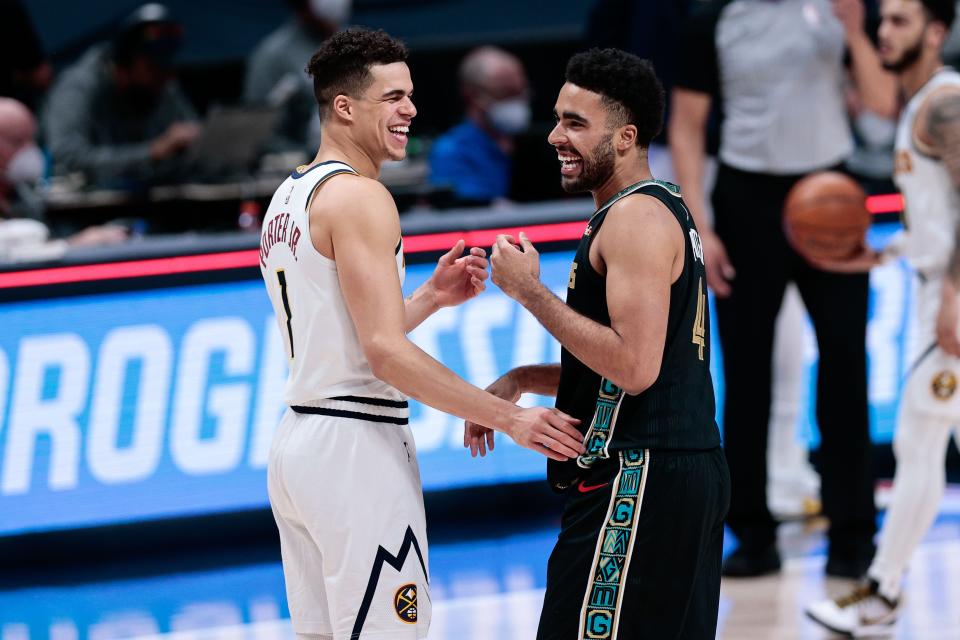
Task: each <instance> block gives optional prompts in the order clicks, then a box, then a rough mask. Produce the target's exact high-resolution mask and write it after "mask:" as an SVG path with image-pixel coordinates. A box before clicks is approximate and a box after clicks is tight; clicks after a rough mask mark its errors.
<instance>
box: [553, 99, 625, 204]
mask: <svg viewBox="0 0 960 640" xmlns="http://www.w3.org/2000/svg"><path fill="white" fill-rule="evenodd" d="M602 100H603V98H602V97H601V96H600V94H598V93H594V92H592V91H588V90H587V89H583V88H582V87H578V86H577V85H575V84H571V83H569V82H568V83H566V84H565V85H563V88H562V89H560V95H559V97H558V98H557V104H556V107H555V108H554V117H555V118H556V121H557V124H556V126H555V127H554V128H553V131H551V132H550V135H549V136H548V137H547V141H548V142H549V143H550V144H552V145H553V146H554V148H555V149H556V150H557V160H558V161H559V162H560V184H561V185H562V186H563V189H564V190H565V191H567V192H570V193H575V192H582V191H592V190H594V189H597V188H599V187H600V186H601V185H602V184H603V183H605V182H606V181H607V180H608V179H609V178H610V175H611V174H612V173H613V169H614V163H615V161H616V152H615V151H614V149H613V135H614V130H613V129H611V128H610V126H609V124H608V122H607V110H606V109H605V108H604V106H603V103H602Z"/></svg>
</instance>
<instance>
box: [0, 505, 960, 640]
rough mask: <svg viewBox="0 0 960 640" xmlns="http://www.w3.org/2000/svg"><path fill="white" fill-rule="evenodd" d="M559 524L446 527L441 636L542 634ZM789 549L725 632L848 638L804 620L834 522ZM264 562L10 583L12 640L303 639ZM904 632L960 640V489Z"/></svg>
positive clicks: (917, 581) (726, 589)
mask: <svg viewBox="0 0 960 640" xmlns="http://www.w3.org/2000/svg"><path fill="white" fill-rule="evenodd" d="M555 526H556V525H555V520H552V519H551V520H550V521H549V522H542V521H540V522H534V523H533V524H531V523H520V522H516V521H510V522H508V521H503V522H500V523H498V524H496V525H495V526H492V527H491V528H490V530H489V531H484V532H483V534H482V535H479V536H478V535H473V536H470V537H469V538H468V537H467V536H466V535H465V532H461V537H460V538H458V537H457V536H454V537H452V538H450V537H443V536H439V535H438V536H437V540H436V541H435V543H434V544H433V545H432V546H431V551H430V563H431V573H432V576H431V595H432V600H433V605H434V616H433V624H432V626H431V632H430V636H429V637H430V640H533V638H534V637H535V635H536V627H537V620H538V618H539V614H540V606H541V602H542V599H543V587H544V579H545V567H546V560H547V556H548V555H549V553H550V549H551V546H552V544H553V540H554V539H555V536H556V529H555ZM432 535H433V534H432ZM780 547H781V549H782V551H783V552H784V556H785V558H786V559H785V563H784V568H783V571H782V572H781V573H780V574H779V575H777V576H773V577H767V578H760V579H750V580H727V581H725V582H724V584H723V587H722V594H721V602H720V618H719V626H718V635H717V637H718V638H721V639H724V640H825V639H828V638H832V637H835V636H832V635H831V634H830V633H828V632H826V631H824V630H822V629H820V628H819V627H817V626H816V625H815V624H814V623H813V622H811V621H809V620H807V619H806V618H805V617H804V615H803V606H804V605H805V604H806V603H807V602H809V601H810V600H811V599H816V598H820V597H822V596H823V594H824V593H834V592H836V591H837V590H840V589H843V588H844V587H845V586H846V584H847V583H845V582H843V581H838V580H825V579H824V577H823V564H824V562H825V556H824V551H825V547H824V539H823V531H822V527H820V526H818V525H817V524H816V523H814V524H810V523H808V524H800V523H794V524H789V525H785V526H783V527H782V528H781V536H780ZM264 557H265V556H261V559H260V560H251V559H250V558H243V557H238V558H237V559H236V562H235V563H233V564H227V565H222V566H219V567H218V568H216V569H213V570H211V569H199V568H198V566H199V565H197V564H191V562H192V561H191V560H190V559H189V558H183V559H181V561H179V562H170V563H169V566H168V564H167V562H166V560H164V562H163V566H164V570H163V571H162V572H156V571H154V570H150V571H146V570H145V571H143V572H141V573H138V572H136V571H132V572H131V571H125V572H122V575H123V577H120V578H118V577H117V575H116V572H113V577H112V578H110V579H107V578H106V577H105V576H106V575H109V574H111V572H110V571H108V570H107V568H103V569H99V568H98V569H95V570H87V571H86V572H85V573H84V574H83V575H72V576H68V575H59V576H57V578H56V580H53V581H50V582H49V583H46V584H44V583H42V582H41V583H34V584H33V585H32V586H29V587H27V586H24V587H17V585H16V584H13V585H12V586H9V587H8V588H6V589H5V590H0V640H124V639H127V638H140V639H141V640H293V638H294V634H293V632H292V629H291V628H290V621H289V619H288V618H289V614H288V612H287V608H286V599H285V596H284V589H283V575H282V571H281V568H280V564H279V562H278V561H272V560H264V559H263V558H264ZM207 566H209V565H207ZM8 584H9V583H8ZM24 584H26V583H24ZM892 637H894V638H897V639H898V640H960V487H957V488H954V489H953V490H951V491H950V492H949V495H948V498H947V500H946V501H945V504H944V509H943V512H942V513H941V515H940V517H939V518H938V520H937V523H936V524H935V526H934V527H933V529H932V530H931V531H930V533H929V534H928V535H927V537H926V539H925V540H924V543H923V545H922V547H921V548H920V550H919V551H918V553H917V555H916V558H915V559H914V562H913V565H912V569H911V572H910V575H909V576H908V579H907V590H906V605H905V611H904V615H903V618H902V620H901V621H900V624H899V625H898V626H897V628H896V632H895V635H894V636H892ZM642 640H658V639H642Z"/></svg>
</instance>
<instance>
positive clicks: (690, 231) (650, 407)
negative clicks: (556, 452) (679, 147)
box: [548, 180, 720, 490]
mask: <svg viewBox="0 0 960 640" xmlns="http://www.w3.org/2000/svg"><path fill="white" fill-rule="evenodd" d="M634 194H643V195H645V196H649V197H653V198H656V199H657V200H659V201H660V202H662V203H663V204H664V205H665V206H666V207H667V209H669V210H670V211H671V212H672V213H673V215H674V217H675V218H676V219H677V222H678V223H679V224H680V227H681V228H682V229H683V235H684V237H685V239H686V242H685V243H684V245H685V250H684V262H683V271H682V272H681V273H680V277H679V278H677V280H676V282H674V283H673V285H672V286H671V287H670V309H669V316H668V321H667V336H666V343H665V344H664V349H663V362H662V364H661V367H660V374H659V375H658V376H657V379H656V381H655V382H654V383H653V385H652V386H650V387H649V388H648V389H647V390H646V391H644V392H642V393H640V394H639V395H629V394H627V393H625V392H624V391H623V390H622V389H620V388H619V387H618V386H617V385H615V384H614V383H613V382H611V381H609V380H607V379H605V378H603V376H601V375H599V374H597V373H596V372H594V371H591V370H590V369H589V368H588V367H587V366H586V365H584V364H583V363H582V362H580V361H579V360H578V359H577V358H576V357H574V356H573V354H571V353H570V352H569V351H567V350H566V349H564V350H563V351H562V353H561V358H560V364H561V372H560V386H559V388H558V390H557V408H558V409H560V410H561V411H564V412H566V413H569V414H570V415H572V416H574V417H575V418H579V419H580V421H581V424H580V429H581V431H584V432H585V433H586V440H585V444H586V447H587V452H586V453H585V454H583V455H581V456H580V457H579V458H577V459H576V460H570V461H567V462H564V463H558V462H554V461H550V462H549V465H548V469H549V477H550V483H551V485H553V486H554V487H555V488H556V489H561V490H562V489H564V488H566V487H567V486H570V485H571V484H572V483H573V482H575V480H576V478H577V477H579V476H581V475H583V473H584V470H586V469H589V468H590V467H591V466H592V465H594V464H596V463H598V462H600V461H602V460H604V459H606V458H610V457H616V454H615V452H616V451H617V450H621V449H660V450H665V449H666V450H704V449H712V448H714V447H717V446H719V445H720V433H719V431H718V429H717V424H716V421H715V419H714V413H715V405H714V396H713V381H712V379H711V377H710V316H709V310H708V308H707V307H708V305H707V278H706V271H705V269H704V264H703V248H702V245H701V244H700V236H699V235H698V234H697V230H696V227H695V226H694V223H693V218H692V216H691V215H690V213H689V211H688V210H687V207H686V205H685V204H684V203H683V200H682V199H681V197H680V191H679V189H678V188H677V187H676V186H675V185H673V184H670V183H669V182H661V181H659V180H645V181H642V182H638V183H636V184H634V185H631V186H630V187H627V188H626V189H624V190H623V191H621V192H620V193H618V194H617V195H616V196H614V197H613V198H611V199H610V201H609V202H607V203H606V204H605V205H604V206H602V207H601V208H600V209H598V210H597V212H596V213H595V214H593V217H592V218H591V219H590V222H589V223H588V224H587V228H586V229H585V230H584V232H583V237H582V238H581V239H580V246H579V247H578V249H577V254H576V256H575V257H574V261H573V265H572V267H571V268H570V281H569V283H568V288H567V304H568V305H569V306H570V307H571V308H572V309H574V310H575V311H577V312H579V313H581V314H583V315H585V316H587V317H588V318H591V319H592V320H595V321H596V322H599V323H600V324H603V325H606V326H610V313H609V311H608V309H607V295H606V287H607V279H606V277H604V276H601V275H600V274H599V273H597V272H596V271H595V270H594V269H593V267H592V266H591V265H590V258H589V254H590V243H591V242H592V241H593V239H594V238H595V237H596V235H597V232H598V231H599V230H600V228H601V226H602V225H603V221H604V219H605V218H606V215H607V212H608V211H609V210H610V207H611V206H612V205H613V204H614V203H615V202H617V201H618V200H620V199H622V198H625V197H627V196H633V197H636V196H635V195H634ZM613 284H614V286H616V283H613Z"/></svg>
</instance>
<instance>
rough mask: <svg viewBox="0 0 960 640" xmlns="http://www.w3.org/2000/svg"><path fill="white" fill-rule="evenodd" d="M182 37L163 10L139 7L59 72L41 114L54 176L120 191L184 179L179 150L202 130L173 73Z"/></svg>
mask: <svg viewBox="0 0 960 640" xmlns="http://www.w3.org/2000/svg"><path fill="white" fill-rule="evenodd" d="M182 39H183V28H182V26H181V25H180V24H179V23H178V22H176V21H175V20H174V19H173V18H172V16H171V15H170V13H169V11H168V10H167V8H166V7H164V6H163V5H160V4H147V5H143V6H142V7H140V8H139V9H137V10H136V11H135V12H134V13H133V14H131V15H130V16H129V17H128V18H127V19H126V20H125V21H124V23H123V24H122V25H121V27H120V29H119V30H118V32H117V34H116V36H115V37H114V38H113V41H112V42H111V43H105V44H101V45H96V46H94V47H93V48H92V49H90V50H89V51H88V52H87V53H85V54H84V55H83V57H81V59H80V60H79V61H78V62H77V63H76V64H74V65H73V66H72V67H70V68H68V69H67V70H66V71H64V72H63V75H62V76H61V78H60V79H59V81H58V82H57V83H56V84H55V85H54V88H53V90H52V91H51V94H50V99H49V101H48V104H47V108H46V111H45V114H44V120H45V130H46V133H47V138H48V143H49V147H50V152H51V154H52V155H53V159H54V162H55V168H56V171H57V172H58V173H70V172H77V171H78V172H82V173H83V174H84V175H85V177H86V179H87V182H88V183H90V184H91V185H93V186H96V187H100V188H113V189H124V190H137V189H142V188H144V187H147V186H150V185H151V184H155V183H161V182H175V181H177V180H179V179H182V178H183V177H185V176H186V174H187V167H186V164H185V163H184V161H183V157H182V152H183V151H184V150H185V149H186V148H188V147H189V146H190V145H191V144H192V143H193V141H194V140H195V139H196V137H197V135H198V134H199V132H200V128H199V126H198V125H197V124H196V122H195V121H196V114H195V112H194V110H193V107H192V106H191V105H190V103H189V102H188V101H187V99H186V97H185V96H184V95H183V93H182V91H181V90H180V86H179V84H178V83H177V81H176V77H175V73H174V69H173V62H174V56H175V55H176V53H177V51H178V50H179V48H180V44H181V42H182Z"/></svg>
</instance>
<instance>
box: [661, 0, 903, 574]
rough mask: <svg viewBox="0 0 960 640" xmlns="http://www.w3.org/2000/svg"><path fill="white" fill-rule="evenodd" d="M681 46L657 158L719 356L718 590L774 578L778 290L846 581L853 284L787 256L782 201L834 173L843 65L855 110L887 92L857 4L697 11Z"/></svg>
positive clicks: (882, 101) (862, 416) (856, 462)
mask: <svg viewBox="0 0 960 640" xmlns="http://www.w3.org/2000/svg"><path fill="white" fill-rule="evenodd" d="M696 5H697V6H696V7H694V9H693V13H692V15H691V16H690V19H689V21H688V25H687V34H686V36H685V41H684V44H683V46H681V47H680V51H681V52H682V54H681V59H680V61H679V68H678V72H677V76H676V78H675V83H674V93H673V117H672V119H671V123H670V131H669V133H670V144H671V150H672V152H673V157H674V164H675V166H676V168H677V178H678V180H679V182H680V184H681V185H682V186H683V189H684V193H685V194H686V200H687V202H688V203H689V204H690V209H691V211H692V213H693V214H694V215H695V216H697V226H698V227H699V228H700V230H701V233H702V237H703V252H704V258H705V260H706V267H707V277H708V283H709V284H710V286H711V288H712V289H713V291H714V293H715V295H716V305H717V306H716V310H717V323H718V328H719V333H720V343H721V346H722V350H723V367H724V380H725V392H724V393H725V398H724V411H723V425H722V426H723V434H724V450H725V452H726V456H727V463H728V465H729V467H730V475H731V483H732V486H731V489H732V501H731V504H730V513H729V515H728V518H727V524H728V525H729V526H730V528H731V529H732V530H733V532H734V533H735V534H736V537H737V541H738V548H737V549H736V550H735V551H734V552H733V553H732V554H731V555H730V556H729V557H728V558H727V559H726V561H725V562H724V569H723V571H724V575H726V576H740V577H747V576H759V575H763V574H767V573H772V572H775V571H778V570H779V568H780V555H779V552H778V550H777V545H776V529H777V522H776V521H775V520H774V518H773V517H772V515H771V514H770V511H769V509H768V506H767V495H766V487H767V465H766V460H767V458H766V454H767V443H768V435H767V434H768V425H769V420H770V406H771V374H772V366H771V360H772V358H771V352H772V348H773V340H774V326H775V319H776V317H777V312H778V311H779V309H780V306H781V302H782V299H783V293H784V289H785V288H786V286H787V284H788V283H789V282H795V283H796V285H797V287H798V289H799V291H800V295H801V297H802V298H803V302H804V304H805V306H806V308H807V311H808V312H809V314H810V316H811V319H812V320H813V325H814V329H815V330H816V334H817V343H818V346H819V349H820V366H819V371H818V380H817V422H818V424H819V428H820V433H821V446H820V454H821V455H820V462H821V464H820V467H821V468H820V471H821V495H822V501H823V512H824V514H825V515H826V516H827V517H828V518H829V519H830V532H829V554H828V560H827V565H826V572H827V574H829V575H833V576H843V577H856V576H859V575H861V574H862V573H863V571H864V570H865V569H866V567H867V566H868V565H869V563H870V560H871V558H872V556H873V552H874V547H873V536H874V533H875V532H876V523H875V517H876V510H875V507H874V503H873V482H874V477H873V473H872V469H871V457H870V432H869V424H868V412H867V366H866V322H867V297H868V279H867V276H866V275H865V274H835V273H829V272H826V271H823V270H821V269H817V268H815V267H813V266H811V265H810V264H808V263H807V262H806V261H805V260H803V258H801V257H800V256H799V255H798V254H797V253H796V252H795V251H794V250H793V249H792V248H791V247H790V245H789V244H788V242H787V240H786V238H785V236H784V233H783V228H782V211H783V204H784V199H785V197H786V195H787V193H788V192H789V191H790V189H791V187H792V186H793V185H794V184H795V183H796V182H797V181H798V180H800V179H801V178H802V177H804V176H805V175H807V174H809V173H812V172H815V171H820V170H824V169H831V168H836V167H838V166H839V165H840V164H841V163H842V162H843V160H844V158H845V157H846V156H847V155H848V154H849V153H850V152H851V150H852V148H853V142H852V138H851V133H850V128H849V124H848V121H847V115H846V107H845V104H844V99H843V93H842V87H843V84H844V76H845V70H844V64H843V60H844V52H845V50H846V51H847V52H849V56H850V75H851V77H852V79H853V80H854V82H855V84H856V85H857V88H858V89H859V90H860V94H861V95H860V97H861V100H862V101H863V103H864V104H865V105H867V106H868V107H869V108H871V109H872V110H874V111H875V112H877V113H878V114H880V115H890V116H892V115H893V111H894V110H895V92H894V87H893V79H892V77H886V74H885V73H884V71H883V69H882V67H881V65H880V63H879V60H878V58H877V54H876V51H875V50H874V48H873V46H872V44H871V43H870V41H869V39H868V38H867V35H866V32H865V31H864V28H863V23H864V9H863V5H862V2H861V0H834V1H833V2H830V1H829V0H782V1H780V2H767V1H763V0H732V1H724V2H712V3H696ZM715 95H717V96H720V98H721V103H722V104H721V106H722V111H723V114H724V120H723V124H722V129H721V136H720V150H719V160H720V167H719V170H718V173H717V180H716V187H715V189H714V191H713V211H714V225H713V228H711V226H710V225H709V224H708V223H707V222H706V220H704V219H703V216H704V214H705V212H706V203H705V201H706V198H705V197H704V195H703V193H702V188H701V187H700V185H701V184H702V175H703V165H704V155H705V154H704V138H705V133H704V131H705V129H706V123H707V118H708V114H709V112H710V108H711V102H712V96H715Z"/></svg>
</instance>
